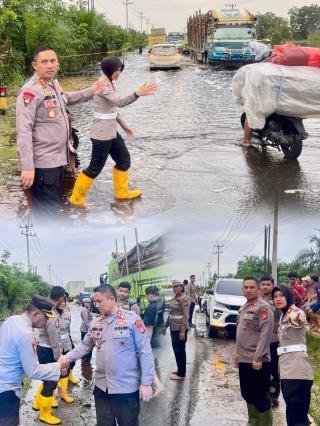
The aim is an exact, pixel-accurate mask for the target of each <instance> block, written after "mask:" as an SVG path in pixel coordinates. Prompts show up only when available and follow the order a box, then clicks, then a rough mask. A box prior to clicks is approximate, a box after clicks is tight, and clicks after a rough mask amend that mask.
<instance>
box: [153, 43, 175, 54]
mask: <svg viewBox="0 0 320 426" xmlns="http://www.w3.org/2000/svg"><path fill="white" fill-rule="evenodd" d="M152 53H177V48H176V46H170V45H169V44H168V45H164V46H155V47H154V48H153V49H152Z"/></svg>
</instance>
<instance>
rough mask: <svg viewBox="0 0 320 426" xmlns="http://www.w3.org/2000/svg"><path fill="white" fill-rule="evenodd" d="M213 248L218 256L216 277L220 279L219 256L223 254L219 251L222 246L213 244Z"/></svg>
mask: <svg viewBox="0 0 320 426" xmlns="http://www.w3.org/2000/svg"><path fill="white" fill-rule="evenodd" d="M214 247H215V248H217V255H218V270H217V275H218V278H219V277H220V254H222V253H223V251H221V250H220V249H221V248H223V244H219V243H218V244H215V245H214Z"/></svg>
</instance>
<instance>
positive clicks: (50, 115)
mask: <svg viewBox="0 0 320 426" xmlns="http://www.w3.org/2000/svg"><path fill="white" fill-rule="evenodd" d="M48 116H49V117H50V118H54V117H55V116H56V113H55V111H54V110H53V109H51V110H50V111H49V112H48Z"/></svg>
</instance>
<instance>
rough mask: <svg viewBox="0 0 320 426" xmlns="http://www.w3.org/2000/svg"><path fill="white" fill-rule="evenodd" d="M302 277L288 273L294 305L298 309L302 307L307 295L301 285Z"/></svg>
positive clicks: (294, 273)
mask: <svg viewBox="0 0 320 426" xmlns="http://www.w3.org/2000/svg"><path fill="white" fill-rule="evenodd" d="M300 279H301V278H300V277H299V275H298V274H297V273H296V272H289V273H288V287H289V288H290V290H291V291H292V292H293V294H294V303H295V305H296V306H297V307H298V308H301V306H302V300H303V298H304V295H305V289H304V287H303V285H302V284H300Z"/></svg>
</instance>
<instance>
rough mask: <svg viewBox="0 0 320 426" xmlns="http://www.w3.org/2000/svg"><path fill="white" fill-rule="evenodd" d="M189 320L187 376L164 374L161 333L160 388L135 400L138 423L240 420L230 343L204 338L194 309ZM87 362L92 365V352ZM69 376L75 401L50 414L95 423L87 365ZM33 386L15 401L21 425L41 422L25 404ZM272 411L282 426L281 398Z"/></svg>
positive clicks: (195, 425) (167, 355) (202, 425)
mask: <svg viewBox="0 0 320 426" xmlns="http://www.w3.org/2000/svg"><path fill="white" fill-rule="evenodd" d="M71 310H72V319H73V321H72V337H73V340H74V342H75V343H77V342H78V341H79V334H80V333H79V331H78V330H79V326H80V320H79V318H80V308H79V307H78V306H76V305H73V304H71ZM195 321H196V328H195V329H192V330H191V331H190V332H189V334H188V342H187V375H186V379H185V380H184V381H183V382H175V381H171V380H170V379H169V375H170V373H171V372H172V371H174V370H175V369H176V364H175V360H174V354H173V351H172V348H171V342H170V339H169V336H168V333H167V336H166V337H163V339H162V347H161V349H159V351H158V352H156V353H155V358H156V364H157V370H158V374H159V377H160V379H161V381H162V383H163V384H164V386H165V391H164V393H163V394H161V395H160V396H159V397H157V398H155V399H153V400H152V401H151V402H150V403H147V404H145V403H141V414H140V417H139V420H140V426H209V425H210V426H214V425H216V426H245V425H246V420H247V417H246V406H245V403H244V401H243V400H242V398H241V395H240V389H239V381H238V373H237V369H236V368H234V366H233V362H232V356H233V353H234V349H235V342H234V340H232V339H227V338H226V337H225V336H220V337H218V338H216V339H208V338H207V333H206V326H205V317H204V315H203V314H202V313H200V312H199V311H198V312H197V313H196V317H195ZM92 367H93V369H94V356H93V359H92ZM119 368H121V366H120V365H119ZM74 375H75V376H77V377H79V378H80V379H81V380H80V383H79V384H78V385H75V386H73V385H69V388H70V394H71V395H72V396H73V397H74V398H75V402H74V403H73V404H66V403H65V402H63V401H60V400H59V408H57V409H54V410H53V414H54V415H56V416H59V417H60V418H61V420H62V425H63V426H95V425H96V419H95V410H94V401H93V397H92V390H93V377H94V374H93V372H92V368H91V367H90V365H86V366H83V365H82V366H81V363H80V362H79V361H77V363H76V367H75V369H74ZM38 385H39V382H32V385H31V388H30V389H29V391H28V392H27V394H26V397H25V399H24V401H23V403H22V405H21V410H20V422H21V426H32V425H38V424H39V425H40V424H42V423H41V422H40V421H39V420H38V419H37V416H38V415H37V413H36V412H34V411H33V410H32V409H31V405H32V401H33V398H34V395H35V392H36V389H37V387H38ZM274 416H275V423H274V424H276V425H277V426H284V425H285V421H284V409H283V403H281V406H280V408H279V409H277V410H275V411H274Z"/></svg>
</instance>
